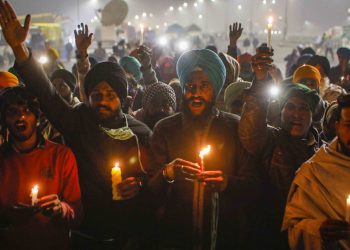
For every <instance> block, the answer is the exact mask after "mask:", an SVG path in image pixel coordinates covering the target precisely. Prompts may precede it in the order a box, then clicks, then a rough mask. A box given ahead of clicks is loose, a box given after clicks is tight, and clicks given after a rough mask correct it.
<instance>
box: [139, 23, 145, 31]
mask: <svg viewBox="0 0 350 250" xmlns="http://www.w3.org/2000/svg"><path fill="white" fill-rule="evenodd" d="M140 29H141V32H143V30H144V25H143V24H142V23H141V24H140Z"/></svg>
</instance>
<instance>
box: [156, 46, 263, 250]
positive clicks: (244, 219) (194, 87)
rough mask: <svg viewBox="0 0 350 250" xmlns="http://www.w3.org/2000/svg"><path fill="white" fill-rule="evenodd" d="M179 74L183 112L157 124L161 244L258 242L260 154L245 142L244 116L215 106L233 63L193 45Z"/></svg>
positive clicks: (234, 246) (164, 246) (233, 245)
mask: <svg viewBox="0 0 350 250" xmlns="http://www.w3.org/2000/svg"><path fill="white" fill-rule="evenodd" d="M177 74H178V76H179V79H180V84H181V87H182V90H183V105H182V112H180V113H177V114H175V115H173V116H171V117H168V118H165V119H163V120H161V121H160V122H159V123H157V125H156V126H155V128H154V135H153V137H152V151H153V155H154V162H153V164H152V167H153V171H152V173H151V178H150V181H149V186H150V188H151V189H152V190H153V192H154V193H155V194H156V195H158V199H159V202H160V204H161V205H162V209H161V211H162V213H161V216H160V218H159V225H160V228H159V234H160V235H159V236H158V238H159V239H160V240H159V244H160V248H161V249H209V248H211V249H256V247H257V246H256V245H255V248H254V246H253V245H254V244H255V243H256V242H257V241H254V240H252V241H249V240H248V239H249V238H250V237H251V238H250V239H252V238H253V237H255V236H256V235H255V234H254V233H251V232H254V224H253V223H250V222H251V221H250V220H254V219H253V217H254V213H250V214H249V212H251V210H249V209H251V208H252V200H254V197H255V196H254V195H258V192H257V189H255V187H256V186H257V177H256V172H255V171H254V167H253V165H252V162H251V159H252V158H251V157H249V156H248V154H247V153H246V152H245V151H244V150H243V148H242V147H241V145H240V142H239V138H238V133H237V132H238V120H237V117H235V116H233V115H231V114H228V113H224V112H221V111H218V109H216V108H215V100H216V97H217V95H218V93H219V92H220V90H221V88H222V86H223V84H224V80H225V66H224V64H223V62H222V61H221V59H220V58H219V56H218V55H216V54H215V53H214V52H212V51H210V50H207V49H203V50H192V51H189V52H186V53H184V54H183V55H182V56H181V57H180V58H179V60H178V63H177ZM207 145H210V146H211V152H210V153H209V154H208V155H206V156H205V160H204V161H203V162H204V164H201V165H202V170H201V169H200V167H199V165H198V163H200V162H201V160H200V157H199V153H200V151H201V149H203V148H205V147H207ZM248 197H249V198H248ZM248 232H249V233H248Z"/></svg>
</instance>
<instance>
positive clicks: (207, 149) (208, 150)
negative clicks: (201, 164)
mask: <svg viewBox="0 0 350 250" xmlns="http://www.w3.org/2000/svg"><path fill="white" fill-rule="evenodd" d="M210 149H211V146H210V145H208V146H207V147H206V148H203V149H202V150H201V151H200V152H199V157H200V158H203V157H204V156H205V155H207V154H209V152H210Z"/></svg>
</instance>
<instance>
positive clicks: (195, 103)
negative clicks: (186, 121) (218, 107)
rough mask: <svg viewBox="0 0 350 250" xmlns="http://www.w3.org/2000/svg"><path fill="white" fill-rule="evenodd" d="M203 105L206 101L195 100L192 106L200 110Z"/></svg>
mask: <svg viewBox="0 0 350 250" xmlns="http://www.w3.org/2000/svg"><path fill="white" fill-rule="evenodd" d="M203 104H204V101H203V100H201V99H193V100H192V101H191V105H192V106H193V107H195V108H199V107H201V106H202V105H203Z"/></svg>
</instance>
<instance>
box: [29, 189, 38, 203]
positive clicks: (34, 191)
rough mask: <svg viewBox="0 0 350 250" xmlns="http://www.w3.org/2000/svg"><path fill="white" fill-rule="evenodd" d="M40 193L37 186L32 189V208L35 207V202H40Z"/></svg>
mask: <svg viewBox="0 0 350 250" xmlns="http://www.w3.org/2000/svg"><path fill="white" fill-rule="evenodd" d="M38 192H39V186H38V185H35V186H34V187H33V188H32V192H31V194H30V197H32V206H34V205H35V202H36V201H37V200H38Z"/></svg>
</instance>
